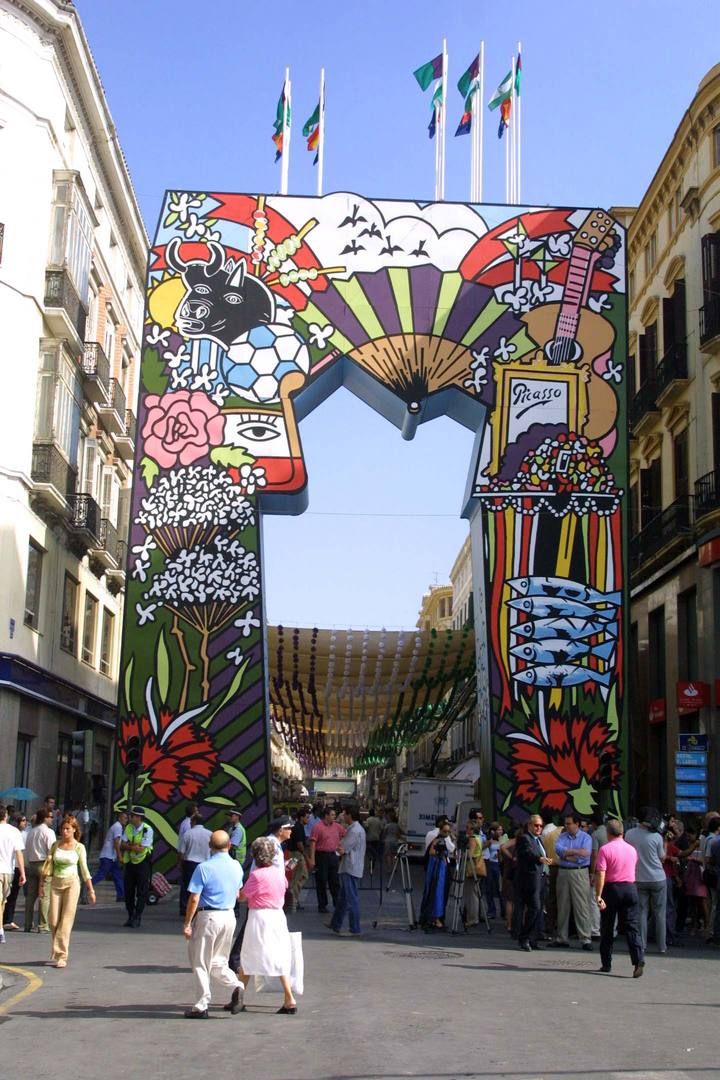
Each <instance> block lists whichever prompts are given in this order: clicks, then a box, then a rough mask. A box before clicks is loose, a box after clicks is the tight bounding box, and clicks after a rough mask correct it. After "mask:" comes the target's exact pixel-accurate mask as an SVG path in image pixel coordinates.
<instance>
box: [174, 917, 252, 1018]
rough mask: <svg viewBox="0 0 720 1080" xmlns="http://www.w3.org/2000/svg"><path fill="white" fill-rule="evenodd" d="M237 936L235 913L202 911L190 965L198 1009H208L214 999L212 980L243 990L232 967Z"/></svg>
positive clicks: (190, 948) (196, 924)
mask: <svg viewBox="0 0 720 1080" xmlns="http://www.w3.org/2000/svg"><path fill="white" fill-rule="evenodd" d="M234 936H235V913H234V912H233V911H232V910H231V911H198V913H197V914H196V916H195V918H194V919H193V925H192V937H191V938H190V940H189V941H188V955H189V957H190V967H191V968H192V972H193V975H194V977H195V985H196V987H197V993H198V999H197V1001H196V1002H195V1008H196V1009H199V1010H200V1011H201V1012H204V1011H205V1009H207V1007H208V1005H209V1004H210V1001H211V999H212V992H211V988H210V983H211V979H215V981H216V982H217V983H219V984H220V986H224V987H225V988H226V989H227V990H242V989H243V984H242V983H241V982H240V980H239V979H238V977H237V975H236V974H235V972H234V971H231V970H230V967H229V966H228V958H229V956H230V949H231V947H232V943H233V937H234Z"/></svg>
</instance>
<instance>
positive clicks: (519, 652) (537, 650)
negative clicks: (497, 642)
mask: <svg viewBox="0 0 720 1080" xmlns="http://www.w3.org/2000/svg"><path fill="white" fill-rule="evenodd" d="M615 648H616V643H615V642H614V641H604V642H602V644H599V645H590V644H589V643H588V642H586V641H568V640H564V639H562V638H548V639H547V640H546V641H542V642H537V641H524V642H521V643H520V644H519V645H515V646H513V648H511V649H510V652H511V653H512V655H513V656H517V658H518V659H519V660H524V661H525V662H526V663H528V664H566V663H567V662H568V661H570V660H575V659H577V658H579V657H582V656H597V657H599V658H600V659H601V660H605V661H609V660H610V658H611V657H612V655H613V653H614V652H615Z"/></svg>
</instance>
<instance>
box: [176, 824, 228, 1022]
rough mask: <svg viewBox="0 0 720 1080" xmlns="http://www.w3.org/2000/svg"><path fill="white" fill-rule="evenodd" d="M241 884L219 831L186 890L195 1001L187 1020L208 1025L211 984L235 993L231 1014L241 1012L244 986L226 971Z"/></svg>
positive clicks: (186, 924)
mask: <svg viewBox="0 0 720 1080" xmlns="http://www.w3.org/2000/svg"><path fill="white" fill-rule="evenodd" d="M242 882H243V872H242V867H241V866H240V863H239V862H237V861H236V860H235V859H231V858H230V837H229V836H228V834H227V833H226V832H225V831H224V830H223V829H218V830H217V831H216V832H214V833H213V834H212V836H211V837H210V858H209V859H207V860H206V861H205V862H201V863H198V865H197V867H196V868H195V871H194V873H193V876H192V877H191V878H190V882H189V884H188V887H187V888H188V902H187V909H186V911H185V922H184V925H183V934H184V935H185V937H186V938H187V939H188V954H189V956H190V967H191V968H192V970H193V975H194V976H195V982H196V985H197V988H198V991H199V995H198V1000H197V1001H196V1002H195V1004H194V1005H193V1007H192V1008H191V1009H186V1010H185V1017H186V1018H187V1019H188V1020H206V1019H207V1015H208V1006H209V1004H210V1000H211V996H212V995H211V991H210V980H211V979H215V980H216V981H217V982H218V983H220V984H221V985H222V986H224V987H226V988H228V987H229V988H230V989H231V990H232V992H233V995H232V1002H231V1006H230V1009H229V1011H230V1012H232V1013H233V1014H234V1013H239V1012H241V1011H242V1007H243V1005H242V991H243V984H242V983H241V982H240V980H239V979H238V977H237V975H236V974H235V972H234V971H231V970H230V968H229V966H228V957H229V955H230V946H231V945H232V940H233V934H234V933H235V902H236V900H237V898H238V893H239V892H240V888H241V886H242Z"/></svg>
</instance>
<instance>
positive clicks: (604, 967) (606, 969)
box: [598, 964, 610, 975]
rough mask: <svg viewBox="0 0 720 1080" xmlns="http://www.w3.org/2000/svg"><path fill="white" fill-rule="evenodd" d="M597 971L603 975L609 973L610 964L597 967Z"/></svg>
mask: <svg viewBox="0 0 720 1080" xmlns="http://www.w3.org/2000/svg"><path fill="white" fill-rule="evenodd" d="M598 971H602V973H603V974H604V975H609V974H610V965H609V964H603V966H602V967H600V968H598Z"/></svg>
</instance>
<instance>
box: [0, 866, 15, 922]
mask: <svg viewBox="0 0 720 1080" xmlns="http://www.w3.org/2000/svg"><path fill="white" fill-rule="evenodd" d="M12 879H13V876H12V874H0V930H2V928H3V926H4V925H5V904H6V902H7V898H8V896H9V895H10V888H11V886H12Z"/></svg>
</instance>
